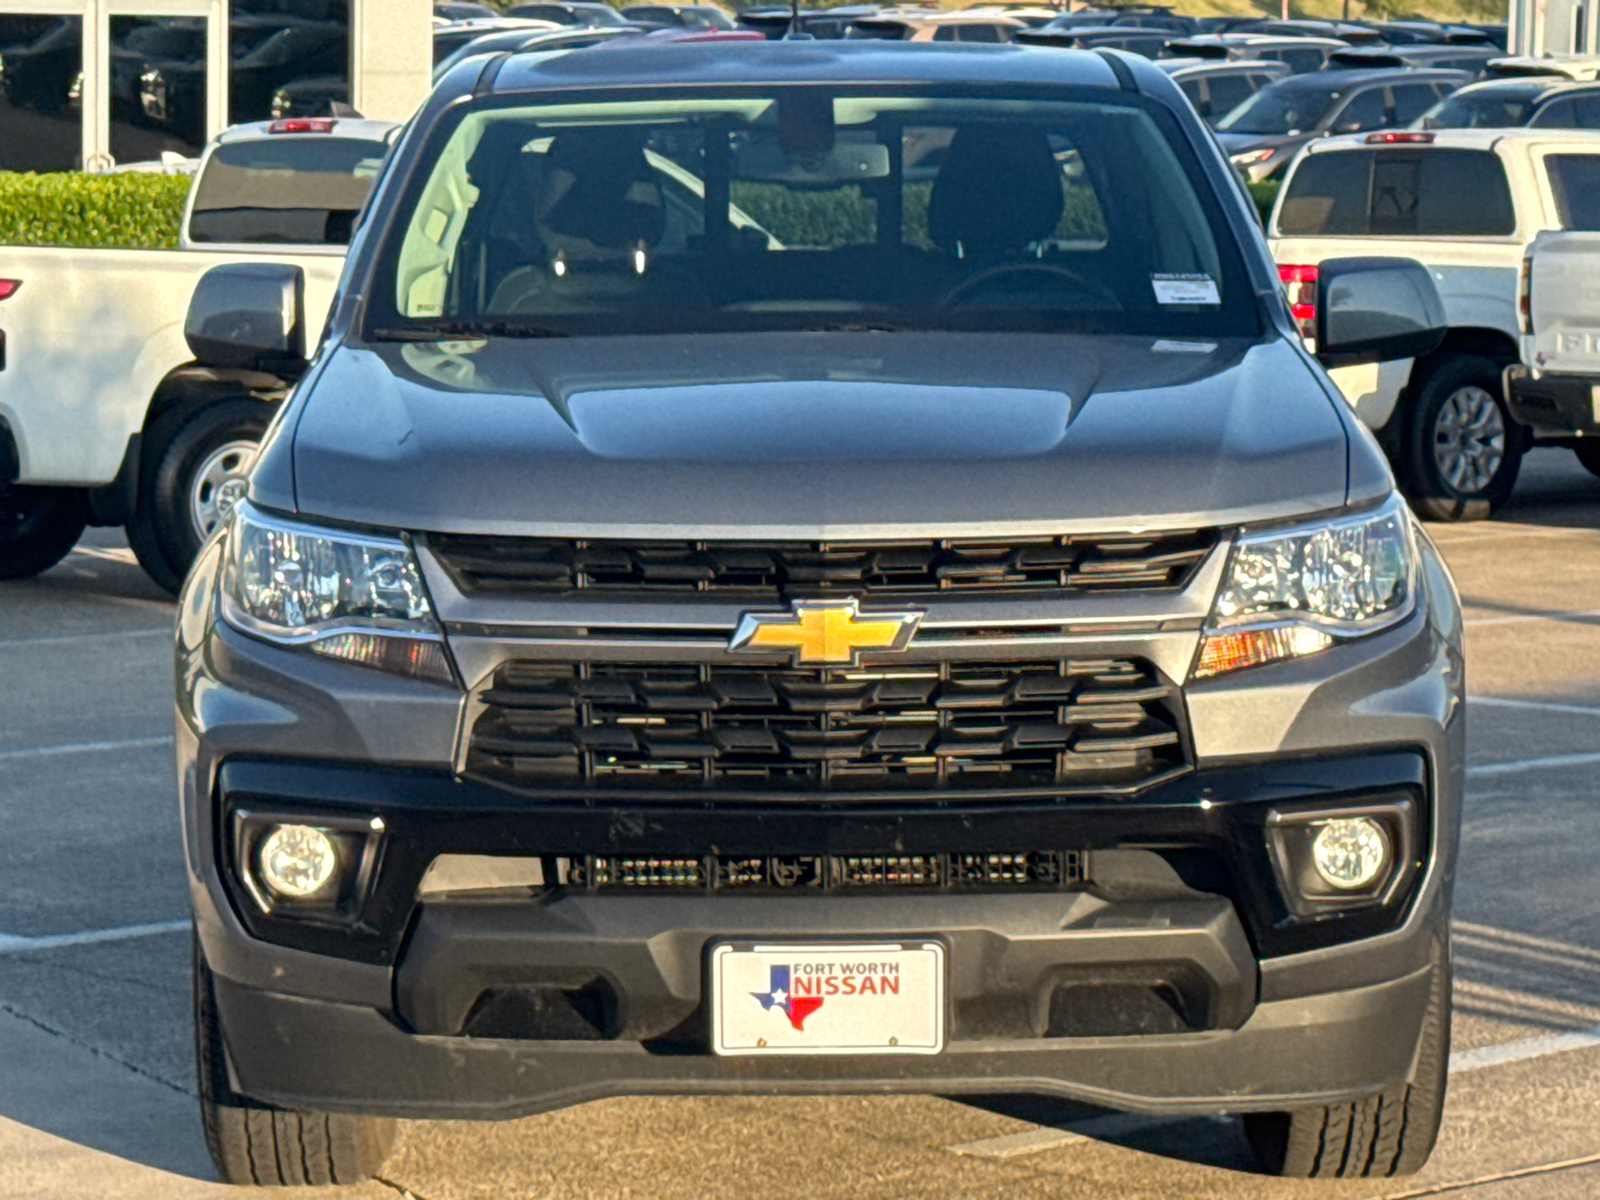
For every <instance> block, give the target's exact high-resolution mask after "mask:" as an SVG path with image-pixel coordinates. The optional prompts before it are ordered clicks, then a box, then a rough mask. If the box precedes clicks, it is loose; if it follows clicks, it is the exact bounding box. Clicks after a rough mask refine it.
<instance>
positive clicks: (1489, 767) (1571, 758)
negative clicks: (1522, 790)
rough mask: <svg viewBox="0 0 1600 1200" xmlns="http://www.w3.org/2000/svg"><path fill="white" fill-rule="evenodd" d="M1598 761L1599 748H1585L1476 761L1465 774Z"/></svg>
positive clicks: (1599, 759) (1537, 768)
mask: <svg viewBox="0 0 1600 1200" xmlns="http://www.w3.org/2000/svg"><path fill="white" fill-rule="evenodd" d="M1595 763H1600V750H1586V751H1583V752H1582V753H1579V754H1548V755H1546V756H1545V757H1543V758H1519V759H1517V760H1516V761H1514V762H1499V763H1478V764H1477V765H1476V766H1472V767H1468V768H1467V774H1468V775H1471V776H1476V777H1482V776H1485V775H1516V774H1518V773H1520V772H1522V771H1537V770H1539V769H1540V768H1541V767H1588V766H1593V765H1594V764H1595Z"/></svg>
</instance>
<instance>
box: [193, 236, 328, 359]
mask: <svg viewBox="0 0 1600 1200" xmlns="http://www.w3.org/2000/svg"><path fill="white" fill-rule="evenodd" d="M305 290H306V280H305V272H304V271H302V270H301V269H300V268H299V267H292V266H288V265H287V264H282V263H232V264H229V265H227V266H221V267H212V268H211V270H209V271H207V272H206V273H205V274H204V275H202V276H201V277H200V282H199V284H198V285H197V286H196V287H195V289H194V295H193V296H192V297H191V298H190V300H189V316H188V319H187V320H186V321H185V322H184V326H183V336H184V340H185V341H187V342H188V343H189V351H190V353H192V354H193V355H194V356H195V359H196V361H198V362H199V363H200V364H201V365H203V366H208V367H237V368H242V369H244V370H250V371H266V372H269V373H271V374H274V375H285V376H291V377H292V376H296V375H298V374H299V373H300V372H301V371H302V370H304V369H305V365H306V315H305V310H306V301H305Z"/></svg>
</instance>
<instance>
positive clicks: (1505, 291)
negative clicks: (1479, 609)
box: [1268, 129, 1600, 520]
mask: <svg viewBox="0 0 1600 1200" xmlns="http://www.w3.org/2000/svg"><path fill="white" fill-rule="evenodd" d="M1597 171H1600V134H1597V133H1589V132H1582V131H1575V130H1557V129H1499V130H1496V129H1452V130H1438V131H1422V130H1416V131H1413V130H1386V131H1383V132H1380V133H1374V134H1366V135H1360V134H1358V135H1355V136H1353V137H1333V138H1325V139H1322V140H1320V141H1316V142H1312V143H1311V144H1310V145H1308V146H1307V147H1306V149H1305V150H1304V151H1303V152H1302V153H1301V155H1300V157H1299V158H1298V159H1296V161H1295V162H1294V164H1293V165H1292V166H1291V167H1290V169H1289V173H1288V175H1287V177H1286V178H1285V180H1284V185H1283V189H1282V191H1281V192H1280V193H1279V195H1278V199H1277V203H1276V205H1275V206H1274V209H1273V212H1272V217H1271V220H1270V221H1269V223H1268V242H1269V244H1270V246H1271V248H1272V255H1273V258H1274V259H1275V260H1276V261H1277V263H1278V274H1279V276H1280V277H1281V278H1282V279H1283V281H1284V286H1285V287H1286V288H1287V289H1288V291H1289V300H1290V303H1291V305H1292V306H1293V307H1294V309H1295V315H1296V317H1297V319H1299V320H1300V321H1301V323H1302V328H1303V329H1305V330H1306V331H1307V332H1308V333H1309V331H1310V327H1311V323H1312V319H1313V317H1314V315H1315V314H1314V311H1313V310H1312V307H1311V305H1310V298H1311V297H1312V296H1313V295H1314V294H1315V290H1316V289H1315V282H1316V268H1317V264H1318V263H1320V262H1321V261H1322V260H1323V259H1327V258H1343V257H1352V256H1360V255H1368V254H1371V255H1386V256H1388V255H1399V256H1402V257H1407V258H1414V259H1416V260H1418V261H1419V262H1421V263H1422V264H1423V265H1425V266H1426V267H1428V268H1429V270H1430V271H1431V272H1432V273H1433V277H1434V281H1435V284H1436V285H1437V287H1438V290H1439V295H1440V297H1441V299H1442V300H1443V301H1444V307H1445V314H1446V316H1447V318H1448V320H1449V325H1450V332H1449V335H1448V336H1447V337H1446V338H1445V340H1444V343H1443V344H1442V345H1441V346H1440V347H1439V349H1438V350H1437V351H1435V352H1434V353H1433V354H1430V355H1429V356H1428V357H1426V358H1423V359H1417V360H1411V359H1405V360H1401V361H1399V362H1393V363H1382V364H1377V365H1372V366H1358V367H1345V368H1340V369H1337V370H1335V371H1333V372H1332V375H1333V378H1334V381H1335V382H1336V383H1337V384H1338V385H1339V388H1340V390H1341V391H1342V392H1343V393H1344V395H1345V398H1346V399H1348V400H1349V401H1350V402H1351V404H1353V405H1354V406H1355V409H1356V413H1357V414H1358V415H1359V416H1360V417H1361V419H1362V421H1363V422H1365V423H1366V425H1367V426H1368V427H1369V428H1371V429H1372V430H1373V431H1374V432H1375V433H1376V434H1377V435H1378V440H1379V441H1380V442H1381V443H1382V444H1383V447H1384V449H1385V450H1386V451H1387V452H1388V454H1389V458H1390V461H1391V462H1392V463H1393V464H1394V467H1395V473H1396V475H1397V476H1398V477H1399V479H1400V483H1401V486H1402V487H1404V488H1405V490H1406V492H1407V493H1408V495H1409V496H1410V498H1411V502H1412V505H1413V507H1415V508H1416V509H1417V511H1418V512H1419V513H1421V514H1422V515H1424V516H1426V517H1429V518H1432V519H1435V520H1463V519H1473V518H1477V517H1483V516H1487V515H1488V514H1489V513H1490V512H1492V511H1493V510H1494V509H1495V508H1497V507H1499V505H1501V504H1502V503H1504V502H1505V500H1506V499H1507V497H1509V496H1510V494H1511V489H1512V486H1513V484H1514V483H1515V482H1516V477H1517V470H1518V468H1519V466H1520V465H1521V461H1522V453H1523V450H1524V449H1525V447H1526V445H1527V444H1528V441H1529V439H1530V438H1531V437H1535V436H1542V433H1543V431H1542V430H1538V429H1536V430H1535V431H1534V432H1533V433H1530V432H1529V429H1528V427H1527V426H1525V425H1524V424H1521V423H1520V422H1519V420H1518V419H1517V418H1516V417H1515V416H1514V415H1513V413H1512V411H1511V409H1510V408H1509V407H1508V405H1507V401H1506V399H1505V393H1504V388H1503V384H1502V372H1503V371H1504V369H1505V368H1506V367H1508V366H1511V365H1512V364H1514V363H1516V362H1517V361H1518V360H1519V358H1521V354H1520V350H1519V346H1518V340H1517V339H1518V337H1519V332H1520V331H1519V327H1518V316H1517V297H1518V283H1517V280H1518V271H1519V268H1520V266H1521V264H1522V260H1523V252H1524V250H1525V249H1526V247H1527V246H1528V244H1529V243H1530V242H1531V241H1533V239H1534V238H1535V237H1536V236H1538V235H1539V234H1540V233H1541V231H1545V230H1559V229H1569V228H1574V227H1576V228H1594V227H1595V226H1594V225H1592V224H1584V223H1583V222H1584V216H1583V215H1582V214H1580V213H1579V211H1578V209H1577V208H1575V207H1574V202H1571V201H1569V199H1568V198H1567V197H1568V195H1569V193H1573V192H1574V189H1576V188H1580V187H1581V186H1592V184H1593V183H1594V182H1595V180H1596V173H1597ZM1580 180H1581V181H1582V183H1581V184H1580V183H1579V182H1578V181H1580ZM1586 205H1587V208H1593V207H1594V204H1593V202H1592V201H1589V202H1586Z"/></svg>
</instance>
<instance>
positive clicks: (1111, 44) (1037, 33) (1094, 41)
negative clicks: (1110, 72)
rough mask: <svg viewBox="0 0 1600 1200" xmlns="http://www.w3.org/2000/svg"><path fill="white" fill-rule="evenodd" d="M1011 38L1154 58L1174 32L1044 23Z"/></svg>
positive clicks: (1020, 31)
mask: <svg viewBox="0 0 1600 1200" xmlns="http://www.w3.org/2000/svg"><path fill="white" fill-rule="evenodd" d="M1011 40H1012V41H1015V42H1021V43H1022V44H1023V45H1025V46H1055V47H1057V48H1059V49H1063V50H1126V51H1127V52H1128V53H1129V54H1138V55H1140V56H1142V57H1144V58H1155V57H1156V56H1157V55H1158V54H1160V53H1161V52H1162V50H1164V49H1166V45H1167V43H1168V42H1169V41H1171V40H1172V35H1171V34H1170V33H1167V32H1166V31H1164V30H1161V29H1143V28H1140V27H1138V26H1126V25H1124V26H1118V27H1112V26H1109V25H1101V26H1093V25H1091V26H1088V27H1086V28H1075V29H1062V28H1058V27H1056V26H1055V25H1053V24H1052V25H1041V26H1040V27H1039V28H1038V29H1019V30H1018V31H1017V32H1016V33H1015V34H1014V35H1012V39H1011Z"/></svg>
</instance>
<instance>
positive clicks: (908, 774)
mask: <svg viewBox="0 0 1600 1200" xmlns="http://www.w3.org/2000/svg"><path fill="white" fill-rule="evenodd" d="M481 700H482V702H483V709H482V711H481V712H480V713H479V715H478V716H477V718H476V720H475V722H474V724H473V727H472V735H471V741H470V743H469V747H468V755H467V770H468V772H469V773H471V774H475V775H478V776H481V777H484V778H489V779H494V780H496V781H499V782H504V783H510V784H527V785H531V786H549V785H559V784H564V783H572V784H577V783H599V784H613V785H626V784H640V783H642V784H656V785H657V786H663V787H669V788H679V787H684V786H693V787H747V788H758V789H764V788H769V787H770V788H801V789H805V788H813V789H815V788H827V789H829V790H836V789H848V788H851V787H866V788H926V787H941V786H957V787H959V786H989V787H994V786H1001V787H1009V786H1019V787H1020V786H1034V785H1037V786H1050V785H1054V784H1058V783H1061V782H1063V781H1074V782H1083V783H1085V784H1088V783H1099V784H1125V783H1130V782H1137V781H1139V780H1142V779H1145V778H1148V777H1150V776H1152V775H1154V774H1157V773H1161V772H1164V771H1167V770H1170V769H1172V768H1174V767H1178V766H1181V765H1183V762H1184V756H1183V747H1182V740H1181V738H1180V736H1179V706H1178V699H1177V689H1176V688H1174V687H1172V686H1171V685H1170V684H1168V683H1166V682H1165V681H1163V680H1162V679H1161V678H1160V677H1159V676H1157V675H1156V673H1155V672H1154V671H1153V670H1152V669H1151V668H1150V667H1148V666H1146V665H1144V664H1142V663H1137V662H1133V661H1128V660H1120V659H1095V660H1080V659H1072V660H1061V661H1056V660H1050V661H1045V662H1036V661H1035V662H1000V663H949V662H945V663H931V664H927V665H922V666H918V665H906V666H901V667H895V668H880V669H874V668H848V667H838V668H783V667H776V668H772V667H761V666H735V667H727V666H721V665H717V666H710V665H700V666H694V665H682V666H678V665H673V666H657V665H649V664H633V663H622V664H619V663H587V664H581V665H579V664H569V663H561V664H549V663H535V662H511V663H506V664H504V665H502V666H501V667H500V668H499V669H498V670H497V671H496V672H495V674H494V677H493V680H492V682H491V685H490V686H489V687H488V688H487V689H486V690H485V691H484V692H483V693H482V696H481Z"/></svg>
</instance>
